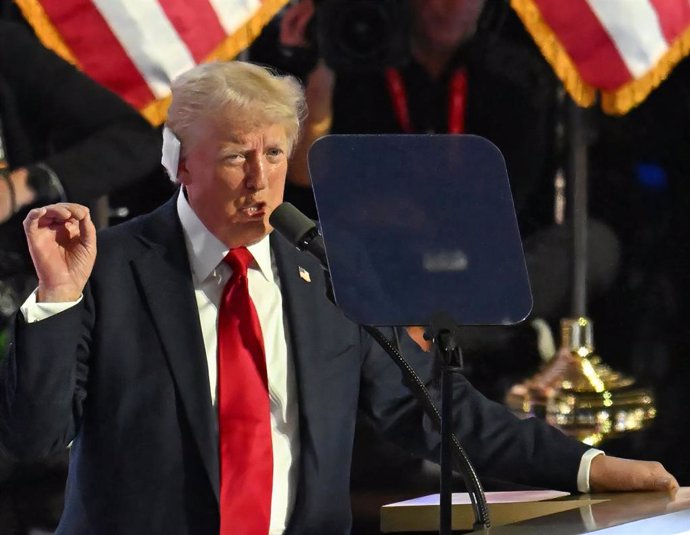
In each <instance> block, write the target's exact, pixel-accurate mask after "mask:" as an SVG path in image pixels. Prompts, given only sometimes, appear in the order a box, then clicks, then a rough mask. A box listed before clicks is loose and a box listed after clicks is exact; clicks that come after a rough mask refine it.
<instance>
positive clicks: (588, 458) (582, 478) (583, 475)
mask: <svg viewBox="0 0 690 535" xmlns="http://www.w3.org/2000/svg"><path fill="white" fill-rule="evenodd" d="M598 455H604V452H603V451H601V450H598V449H596V448H590V449H588V450H587V451H586V452H585V453H584V455H583V456H582V458H581V459H580V468H579V469H578V471H577V490H579V491H580V492H583V493H587V492H589V470H590V468H591V466H592V459H594V458H595V457H597V456H598Z"/></svg>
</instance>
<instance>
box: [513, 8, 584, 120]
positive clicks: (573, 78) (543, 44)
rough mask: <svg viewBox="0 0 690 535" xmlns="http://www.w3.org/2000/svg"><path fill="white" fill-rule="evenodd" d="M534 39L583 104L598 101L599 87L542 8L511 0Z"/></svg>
mask: <svg viewBox="0 0 690 535" xmlns="http://www.w3.org/2000/svg"><path fill="white" fill-rule="evenodd" d="M510 5H511V7H512V8H513V10H514V11H515V12H516V13H517V14H518V16H519V17H520V19H521V20H522V23H523V24H524V25H525V28H527V31H529V33H530V34H531V35H532V38H533V39H534V42H535V43H537V46H538V47H539V49H540V50H541V53H542V54H543V55H544V57H545V58H546V60H547V61H548V62H549V64H550V65H551V68H552V69H553V70H554V72H555V73H556V76H558V78H560V80H561V82H563V85H564V86H565V89H566V91H567V92H568V94H569V95H570V96H571V97H572V99H573V100H574V101H575V102H576V103H577V104H578V105H580V106H583V107H589V106H591V105H592V104H594V103H595V101H596V90H595V88H594V87H593V86H591V85H589V84H588V83H587V82H585V81H584V80H583V79H582V78H581V77H580V74H579V72H578V71H577V68H576V67H575V64H574V63H573V60H572V59H570V56H569V55H568V52H567V51H566V49H565V47H564V46H563V45H562V44H561V42H560V41H559V39H558V37H556V34H555V33H554V32H553V30H552V29H551V27H550V26H549V25H548V24H547V23H546V21H545V20H544V19H543V18H542V16H541V12H540V11H539V8H538V7H537V6H536V5H535V4H534V2H532V0H510Z"/></svg>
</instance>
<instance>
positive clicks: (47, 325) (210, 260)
mask: <svg viewBox="0 0 690 535" xmlns="http://www.w3.org/2000/svg"><path fill="white" fill-rule="evenodd" d="M302 109H303V95H302V91H301V88H300V87H299V85H298V84H297V83H296V82H295V81H294V79H292V78H290V77H280V76H277V75H274V74H271V73H269V72H268V71H266V70H264V69H263V68H260V67H257V66H255V65H251V64H247V63H241V62H230V63H223V64H209V65H203V66H199V67H196V68H194V69H192V70H191V71H189V72H187V73H185V74H184V75H182V76H181V77H180V78H178V79H177V80H176V81H175V82H174V84H173V103H172V106H171V109H170V113H169V120H168V124H167V127H168V129H169V130H168V131H167V133H166V134H165V136H164V140H165V141H164V149H163V153H164V154H163V161H164V164H165V165H166V167H167V168H168V169H169V171H170V172H171V175H172V176H173V177H174V178H175V179H176V180H177V181H178V182H179V183H180V184H181V188H180V191H179V193H178V194H177V195H176V196H175V197H174V198H173V199H172V200H171V201H169V202H168V203H167V204H166V205H164V206H162V207H161V208H160V209H158V210H156V211H154V212H153V213H151V214H150V215H147V216H143V217H141V218H138V219H135V220H133V221H131V222H128V223H125V224H122V225H119V226H117V227H114V228H111V229H108V230H106V231H103V232H102V233H101V234H100V235H99V236H98V257H96V233H95V229H94V227H93V224H92V223H91V220H90V216H89V213H88V210H87V209H86V208H84V207H83V206H79V205H76V204H67V203H62V204H57V205H51V206H47V207H44V208H40V209H35V210H33V211H32V212H31V213H30V214H29V216H28V217H27V219H26V221H25V231H26V234H27V239H28V242H29V247H30V250H31V254H32V258H33V261H34V265H35V267H36V270H37V273H38V277H39V285H38V288H37V290H36V292H35V293H34V294H33V295H32V297H31V298H30V299H29V300H28V301H27V303H25V304H24V306H23V307H22V311H21V314H20V315H19V316H18V317H17V320H16V325H15V329H14V338H13V341H12V344H11V351H10V355H9V358H8V360H7V362H6V363H5V364H4V366H3V368H2V369H1V370H0V378H1V381H0V385H2V386H1V387H0V444H2V445H3V446H4V447H5V448H6V449H8V450H9V451H10V452H11V453H12V454H14V455H15V456H18V457H24V458H33V457H39V456H42V455H45V454H47V453H50V452H51V451H54V450H56V449H61V448H65V447H66V446H67V444H69V443H70V441H73V444H72V448H71V465H70V473H69V480H68V488H67V498H66V505H65V511H64V514H63V517H62V520H61V523H60V526H59V527H58V531H57V533H58V534H59V535H63V534H69V535H91V534H93V535H96V534H98V535H104V534H110V533H113V534H121V533H127V534H140V533H141V534H147V535H150V534H159V533H161V534H162V533H165V534H169V533H171V534H173V533H174V534H181V535H187V534H190V535H191V534H194V535H212V534H217V533H221V534H223V535H228V534H231V533H232V534H243V535H244V534H246V535H249V534H251V535H265V534H266V533H270V534H272V535H273V534H282V533H289V534H299V535H305V534H315V535H316V534H318V535H324V534H328V535H337V534H346V533H348V532H349V528H350V524H351V518H350V505H349V496H348V493H349V468H350V460H351V448H352V441H353V430H354V422H355V413H356V411H357V409H358V408H360V409H363V410H364V411H365V412H367V413H368V414H369V415H370V416H371V417H372V419H373V420H374V421H375V422H376V423H377V424H378V426H379V428H380V429H381V431H382V432H383V433H384V434H385V435H387V436H388V437H390V438H391V439H393V440H397V441H399V442H400V443H401V444H404V445H405V447H407V448H409V449H410V450H411V451H413V452H416V453H417V454H419V455H425V456H427V457H429V458H432V459H436V458H437V456H438V443H439V440H438V437H437V436H436V434H435V433H434V432H433V431H431V430H430V425H429V422H428V421H427V420H426V418H425V416H424V415H423V411H422V410H421V409H420V407H418V406H417V404H416V402H415V399H414V397H413V396H412V395H411V394H410V393H409V392H408V391H407V389H406V388H405V386H404V385H403V381H402V377H401V376H400V373H399V371H398V369H397V368H396V367H395V366H394V365H393V364H392V363H391V362H390V360H389V359H388V358H387V357H386V355H385V354H384V353H383V351H382V350H380V349H379V348H378V347H377V346H376V345H375V344H374V342H373V340H372V339H371V338H369V336H368V335H367V334H366V333H364V332H363V331H362V330H360V329H359V328H358V326H356V325H354V324H352V323H351V322H350V321H348V320H347V319H346V318H345V317H344V316H343V315H342V314H341V312H340V311H339V310H338V309H337V308H336V307H335V306H333V305H332V304H331V303H330V301H328V299H327V297H326V294H325V284H324V277H323V274H322V272H321V268H320V267H319V265H318V264H317V263H316V262H315V261H313V260H312V259H311V258H309V257H307V256H306V255H303V254H301V253H298V252H297V251H296V250H295V249H294V248H292V247H291V246H290V245H289V244H288V243H287V242H285V241H284V240H283V239H282V238H280V237H279V236H276V235H275V234H271V230H272V228H271V226H270V224H269V222H268V217H269V215H270V214H271V212H272V211H273V209H274V208H276V206H278V205H279V204H280V202H281V201H282V195H283V187H284V184H285V175H286V171H287V158H288V155H289V154H290V151H291V150H292V147H293V146H294V142H295V140H296V137H297V134H298V131H299V121H300V118H301V116H302ZM269 234H270V236H269ZM247 252H248V253H251V254H250V255H248V254H247ZM240 256H241V257H242V258H245V259H247V262H248V263H249V266H248V269H247V272H246V275H245V274H244V268H243V267H242V266H243V265H242V264H241V262H239V261H237V258H238V257H240ZM224 258H230V259H231V261H232V262H233V263H232V267H231V268H229V267H228V266H226V265H225V263H224V262H223V259H224ZM238 281H243V282H242V283H241V284H242V285H244V286H242V288H243V290H238V288H239V286H237V285H238V284H240V282H238ZM228 287H230V288H231V289H230V290H229V291H228V290H227V288H228ZM240 291H243V292H246V293H245V294H243V295H248V296H249V297H248V299H246V300H245V301H242V303H244V304H242V305H241V306H240V305H238V304H235V305H233V310H232V311H230V312H228V310H227V308H226V304H227V303H228V302H230V299H231V297H228V296H229V295H236V294H234V293H233V292H240ZM247 301H249V303H251V305H248V308H249V309H251V310H252V311H253V312H251V313H250V312H247V314H248V315H245V312H246V310H244V308H243V307H244V306H245V305H247ZM233 303H235V302H234V301H233ZM241 308H242V309H243V310H242V311H240V309H241ZM228 313H229V314H230V315H231V317H234V319H233V320H231V321H230V323H232V322H234V324H235V325H236V324H239V325H240V329H242V328H243V327H247V325H248V324H250V323H252V324H254V323H258V324H259V327H260V329H258V331H259V332H258V333H257V330H256V329H255V330H253V334H252V333H250V332H249V331H251V330H252V329H249V330H245V331H241V332H242V333H243V334H242V336H243V339H242V341H243V342H244V343H242V344H239V345H237V346H233V347H234V349H233V351H230V352H229V351H228V350H227V347H228V346H227V338H228V336H229V335H228V329H229V327H228V326H229V323H227V322H226V320H225V318H226V317H227V316H226V314H228ZM233 314H234V316H233ZM250 316H251V318H254V319H257V320H258V322H254V320H253V319H250ZM401 334H402V336H401V338H402V339H401V350H402V351H403V353H404V354H405V355H406V356H407V357H408V358H409V360H410V361H411V362H412V365H413V367H415V368H416V370H417V372H418V373H419V374H420V375H421V376H422V377H424V378H425V379H426V380H427V381H428V382H429V385H430V388H431V383H432V379H433V377H432V363H431V359H430V358H429V356H428V355H427V354H425V353H424V352H423V351H421V350H420V349H419V348H418V347H417V346H416V345H415V344H414V342H413V341H412V340H411V339H410V338H408V337H407V336H406V335H405V334H404V333H401ZM252 336H257V337H258V336H260V338H261V341H260V343H259V344H258V346H257V344H254V342H255V341H256V340H254V342H252V340H251V339H252ZM391 336H392V335H391ZM247 340H249V341H247ZM258 349H260V352H261V353H262V356H261V359H257V360H252V361H251V363H250V364H249V365H248V366H247V365H246V362H239V361H238V360H235V361H233V364H232V365H228V362H230V360H228V359H232V358H235V357H237V355H245V353H246V354H247V355H248V358H250V359H253V358H254V357H255V353H256V351H257V350H258ZM240 368H242V373H244V371H245V370H244V368H248V369H249V370H248V371H249V372H250V374H254V375H253V376H252V378H250V379H243V380H242V381H243V382H240V383H235V384H234V386H233V387H228V385H230V384H232V383H231V382H228V381H232V379H233V377H231V376H233V375H239V374H240V373H241V372H240ZM256 376H259V377H260V379H259V381H258V382H259V383H262V384H261V385H260V386H263V393H262V394H263V397H264V399H263V400H261V399H260V398H261V395H258V396H257V395H256V393H255V392H249V390H250V382H252V381H254V378H255V377H256ZM252 384H253V383H252ZM455 392H456V395H457V398H458V400H457V406H456V407H455V409H456V414H455V418H456V420H455V421H456V422H458V427H457V429H456V433H457V434H458V436H459V438H460V440H461V442H462V443H463V444H464V446H465V448H466V450H467V451H468V453H469V455H470V457H471V458H472V459H473V461H474V462H475V463H476V465H477V468H478V470H479V472H480V473H481V474H482V475H487V476H497V477H502V478H507V479H511V480H513V481H516V482H520V483H530V484H533V485H540V486H547V487H554V488H563V489H569V490H573V491H574V490H581V491H586V490H589V489H590V488H592V489H594V490H611V489H642V488H644V489H669V490H670V489H673V488H675V487H676V486H677V483H676V481H675V479H674V478H673V476H671V475H670V474H668V473H667V472H666V471H665V470H664V469H663V467H661V465H659V464H658V463H652V462H643V461H628V460H623V459H616V458H614V457H607V456H604V455H596V453H597V452H592V451H591V450H588V449H587V447H586V446H584V445H583V444H580V443H578V442H576V441H573V440H571V439H568V438H566V437H565V436H563V435H562V434H561V433H560V432H558V431H556V430H555V429H553V428H550V427H548V426H546V425H543V424H541V423H540V422H538V421H536V420H529V421H520V420H517V419H516V418H514V417H512V416H511V415H510V414H509V413H508V412H507V411H506V410H505V409H504V408H503V407H502V406H500V405H497V404H494V403H491V402H489V401H487V400H486V399H485V398H483V397H482V396H481V395H480V394H478V393H477V392H476V391H475V390H474V389H473V388H472V387H471V386H470V385H469V384H468V383H467V382H465V381H463V380H462V378H458V384H457V385H456V386H455ZM228 395H231V396H234V397H233V398H232V399H233V401H232V403H230V404H229V405H230V407H228V402H227V399H229V398H228V397H227V396H228ZM250 396H251V397H252V399H256V400H258V401H257V407H258V406H259V405H260V406H261V408H256V409H248V410H247V411H245V409H244V408H243V409H242V411H245V412H242V411H240V409H237V407H236V405H237V406H239V405H243V403H244V402H245V397H250ZM228 408H229V409H230V411H229V412H228ZM235 409H236V410H235ZM233 411H234V412H233ZM240 412H241V414H238V413H240ZM264 413H265V414H264ZM269 413H270V414H269ZM260 420H262V421H266V422H268V421H269V420H270V433H269V434H268V437H267V436H266V435H265V434H262V433H261V432H259V431H257V432H256V433H254V431H252V432H251V433H249V432H247V430H248V429H249V428H250V427H251V429H252V430H254V429H259V427H260V426H261V425H263V424H262V423H260ZM255 424H256V427H252V426H254V425H255ZM267 425H268V424H267ZM240 430H242V432H240ZM245 436H247V437H248V438H247V440H246V442H243V444H244V446H243V447H241V448H239V449H235V450H232V451H233V454H232V455H227V453H228V451H231V450H230V449H228V448H229V446H228V442H227V440H228V439H229V440H231V441H233V440H237V441H242V440H244V438H245ZM266 451H268V452H269V456H270V457H271V458H270V460H269V461H268V462H269V463H271V464H270V466H269V469H268V470H267V471H265V472H262V474H261V475H251V476H248V475H247V474H250V470H252V469H254V468H256V464H257V463H259V461H255V460H252V462H251V463H248V464H249V465H251V466H249V465H248V466H238V464H242V463H241V462H240V461H238V459H240V458H242V459H245V458H248V455H250V454H252V455H253V454H254V453H257V455H259V456H261V455H263V453H265V452H266ZM252 459H256V457H252ZM263 460H265V456H264V457H262V461H261V462H263ZM252 474H253V473H252ZM265 474H268V475H269V480H268V482H267V485H268V493H267V494H266V493H265V492H264V491H265V489H258V488H257V481H258V480H259V479H261V478H262V477H264V476H265ZM250 493H251V494H250ZM245 499H247V500H245ZM243 500H245V501H243ZM238 503H239V504H241V505H239V506H238V505H237V504H238ZM250 524H251V526H250Z"/></svg>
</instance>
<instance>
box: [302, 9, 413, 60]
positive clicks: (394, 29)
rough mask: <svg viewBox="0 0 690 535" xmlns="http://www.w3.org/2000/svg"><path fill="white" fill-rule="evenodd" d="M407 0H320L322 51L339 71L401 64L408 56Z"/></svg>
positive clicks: (318, 20)
mask: <svg viewBox="0 0 690 535" xmlns="http://www.w3.org/2000/svg"><path fill="white" fill-rule="evenodd" d="M409 23H410V16H409V6H408V3H407V0H320V1H319V2H317V3H316V26H315V31H316V41H317V44H318V48H319V52H320V54H321V56H322V57H323V59H324V60H325V61H326V63H327V64H328V65H329V66H330V67H331V68H332V69H333V70H335V71H366V70H377V69H381V68H385V67H390V66H400V65H403V64H404V63H405V62H406V61H407V57H408V31H409Z"/></svg>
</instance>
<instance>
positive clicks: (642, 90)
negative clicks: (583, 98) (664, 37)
mask: <svg viewBox="0 0 690 535" xmlns="http://www.w3.org/2000/svg"><path fill="white" fill-rule="evenodd" d="M689 53H690V27H689V28H687V29H686V30H685V31H684V32H683V33H682V34H680V35H679V36H678V37H677V38H676V40H675V41H674V42H673V44H672V45H671V47H670V48H669V49H668V50H667V51H666V53H665V54H664V55H663V56H662V57H661V59H659V61H657V63H656V65H654V67H653V68H652V69H650V70H649V71H648V72H647V73H646V74H645V75H644V76H642V77H641V78H638V79H636V80H631V81H630V82H628V83H627V84H625V85H623V86H622V87H620V88H618V89H616V90H615V91H602V92H601V107H602V109H603V110H604V112H605V113H608V114H610V115H623V114H625V113H628V112H629V111H630V110H631V109H632V108H634V107H635V106H637V105H639V104H641V103H642V102H643V101H644V100H645V99H646V98H647V96H648V95H649V94H650V93H651V92H652V91H653V90H654V89H656V88H657V87H658V86H659V85H660V84H661V82H663V81H664V80H666V78H668V75H669V74H671V71H672V70H673V69H674V68H675V66H676V65H678V63H679V62H680V61H681V60H682V59H683V58H684V57H685V56H687V55H688V54H689Z"/></svg>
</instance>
